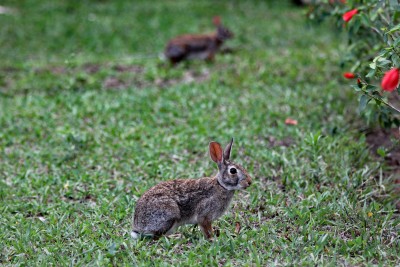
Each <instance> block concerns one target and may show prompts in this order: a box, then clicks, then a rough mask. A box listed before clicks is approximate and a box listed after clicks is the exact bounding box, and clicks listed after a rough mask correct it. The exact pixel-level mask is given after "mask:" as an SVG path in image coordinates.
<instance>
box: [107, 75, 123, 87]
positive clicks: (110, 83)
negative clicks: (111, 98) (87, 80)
mask: <svg viewBox="0 0 400 267" xmlns="http://www.w3.org/2000/svg"><path fill="white" fill-rule="evenodd" d="M126 86H127V84H126V82H124V81H123V80H121V79H118V78H117V77H112V76H110V77H107V78H106V79H105V80H104V81H103V87H104V88H107V89H123V88H125V87H126Z"/></svg>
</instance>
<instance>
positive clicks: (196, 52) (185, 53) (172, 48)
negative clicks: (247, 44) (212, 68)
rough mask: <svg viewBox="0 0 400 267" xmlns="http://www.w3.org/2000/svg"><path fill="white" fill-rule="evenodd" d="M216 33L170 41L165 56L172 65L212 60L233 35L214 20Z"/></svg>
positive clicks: (181, 37)
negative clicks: (192, 60)
mask: <svg viewBox="0 0 400 267" xmlns="http://www.w3.org/2000/svg"><path fill="white" fill-rule="evenodd" d="M214 24H215V25H216V26H217V31H216V32H215V33H211V34H186V35H181V36H178V37H175V38H173V39H171V40H170V41H169V42H168V44H167V47H166V48H165V56H166V57H167V58H168V59H169V61H170V62H171V63H173V64H175V63H179V62H181V61H183V60H186V59H194V58H197V59H205V60H209V61H210V60H213V59H214V55H215V53H216V52H217V51H218V49H219V48H220V46H221V45H222V44H223V43H224V41H225V40H227V39H229V38H232V37H233V34H232V33H231V32H230V31H229V30H228V29H227V28H225V27H223V26H222V25H221V23H220V20H219V19H218V20H216V19H215V18H214Z"/></svg>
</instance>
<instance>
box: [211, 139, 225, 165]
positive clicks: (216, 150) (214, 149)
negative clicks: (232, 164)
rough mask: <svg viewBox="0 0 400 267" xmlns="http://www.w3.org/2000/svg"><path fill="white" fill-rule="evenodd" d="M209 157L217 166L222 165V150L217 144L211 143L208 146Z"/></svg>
mask: <svg viewBox="0 0 400 267" xmlns="http://www.w3.org/2000/svg"><path fill="white" fill-rule="evenodd" d="M209 147H210V156H211V159H212V160H213V161H214V162H216V163H217V164H218V165H219V164H221V163H222V148H221V145H220V144H219V143H217V142H211V143H210V145H209Z"/></svg>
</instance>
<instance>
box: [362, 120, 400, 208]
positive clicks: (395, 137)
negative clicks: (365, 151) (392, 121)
mask: <svg viewBox="0 0 400 267" xmlns="http://www.w3.org/2000/svg"><path fill="white" fill-rule="evenodd" d="M366 140H367V143H368V145H369V146H370V148H371V150H372V152H373V153H374V155H375V156H377V157H380V156H379V154H378V152H377V151H378V149H379V148H384V149H385V151H386V156H385V158H384V159H385V162H386V163H387V165H389V167H390V174H393V175H394V183H395V185H396V186H395V193H396V194H399V195H400V128H399V129H398V128H392V129H389V130H386V129H374V130H372V131H370V132H368V133H367V134H366ZM396 207H397V210H398V211H400V199H399V200H397V203H396Z"/></svg>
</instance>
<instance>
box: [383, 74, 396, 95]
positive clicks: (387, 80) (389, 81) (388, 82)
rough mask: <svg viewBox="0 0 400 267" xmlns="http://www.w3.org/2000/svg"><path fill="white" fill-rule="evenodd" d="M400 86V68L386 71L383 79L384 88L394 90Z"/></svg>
mask: <svg viewBox="0 0 400 267" xmlns="http://www.w3.org/2000/svg"><path fill="white" fill-rule="evenodd" d="M397 86H399V69H398V68H394V69H391V70H389V71H388V72H386V73H385V76H383V79H382V89H383V90H385V91H389V92H392V91H393V90H394V89H396V88H397Z"/></svg>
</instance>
